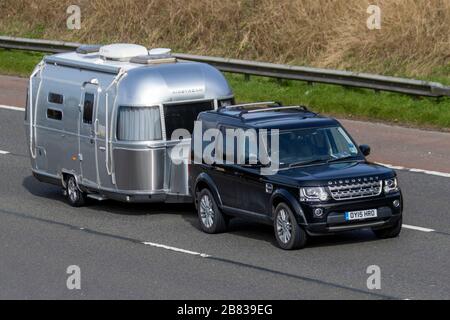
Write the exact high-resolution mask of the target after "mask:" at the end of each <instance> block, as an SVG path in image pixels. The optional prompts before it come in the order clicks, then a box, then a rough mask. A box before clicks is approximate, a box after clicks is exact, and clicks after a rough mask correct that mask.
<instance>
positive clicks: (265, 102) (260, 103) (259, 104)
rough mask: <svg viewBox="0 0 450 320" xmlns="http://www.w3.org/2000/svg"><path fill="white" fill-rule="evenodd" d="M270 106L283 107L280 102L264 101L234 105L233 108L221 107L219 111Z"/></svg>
mask: <svg viewBox="0 0 450 320" xmlns="http://www.w3.org/2000/svg"><path fill="white" fill-rule="evenodd" d="M263 105H266V106H270V105H277V106H280V107H281V106H282V105H283V104H282V103H281V102H279V101H264V102H252V103H243V104H234V105H231V106H227V107H221V108H219V109H222V110H223V109H228V110H229V109H237V108H242V107H252V106H255V107H257V106H263Z"/></svg>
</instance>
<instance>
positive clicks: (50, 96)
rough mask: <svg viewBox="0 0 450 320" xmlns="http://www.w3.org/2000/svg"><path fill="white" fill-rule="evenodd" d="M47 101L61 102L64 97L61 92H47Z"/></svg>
mask: <svg viewBox="0 0 450 320" xmlns="http://www.w3.org/2000/svg"><path fill="white" fill-rule="evenodd" d="M48 102H50V103H56V104H63V102H64V98H63V96H62V95H61V94H57V93H53V92H49V94H48Z"/></svg>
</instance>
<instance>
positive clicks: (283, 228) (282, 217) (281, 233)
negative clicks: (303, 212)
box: [274, 203, 307, 250]
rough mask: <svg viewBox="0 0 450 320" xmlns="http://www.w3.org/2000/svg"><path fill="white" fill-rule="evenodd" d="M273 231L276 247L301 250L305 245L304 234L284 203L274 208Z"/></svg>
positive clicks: (305, 237)
mask: <svg viewBox="0 0 450 320" xmlns="http://www.w3.org/2000/svg"><path fill="white" fill-rule="evenodd" d="M274 231H275V238H276V239H277V242H278V245H279V246H280V248H282V249H284V250H294V249H301V248H303V247H304V246H305V245H306V240H307V235H306V232H305V230H303V228H302V227H300V226H299V225H298V223H297V220H296V219H295V216H294V214H293V213H292V210H291V209H290V208H289V206H288V205H286V204H285V203H280V204H279V205H278V206H277V207H276V208H275V219H274Z"/></svg>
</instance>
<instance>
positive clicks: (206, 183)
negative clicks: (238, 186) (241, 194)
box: [193, 172, 222, 207]
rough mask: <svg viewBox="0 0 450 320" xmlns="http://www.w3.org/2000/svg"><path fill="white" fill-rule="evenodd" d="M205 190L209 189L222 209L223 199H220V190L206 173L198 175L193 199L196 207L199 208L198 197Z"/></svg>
mask: <svg viewBox="0 0 450 320" xmlns="http://www.w3.org/2000/svg"><path fill="white" fill-rule="evenodd" d="M204 188H207V189H208V190H209V191H210V192H211V193H212V195H213V197H214V200H215V201H216V203H217V205H218V206H219V207H222V199H221V198H220V194H219V190H218V189H217V186H216V184H215V183H214V181H213V180H212V178H211V177H210V176H209V175H208V174H206V173H204V172H202V173H201V174H199V175H198V177H197V179H196V180H195V183H194V189H193V193H194V194H193V198H194V204H195V207H197V204H198V201H197V195H198V193H199V192H200V191H201V190H202V189H204Z"/></svg>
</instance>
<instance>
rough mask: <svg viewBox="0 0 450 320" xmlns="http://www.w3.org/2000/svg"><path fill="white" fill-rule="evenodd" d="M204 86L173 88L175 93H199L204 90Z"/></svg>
mask: <svg viewBox="0 0 450 320" xmlns="http://www.w3.org/2000/svg"><path fill="white" fill-rule="evenodd" d="M203 91H204V90H203V88H191V89H177V90H172V93H173V94H190V93H198V92H203Z"/></svg>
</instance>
